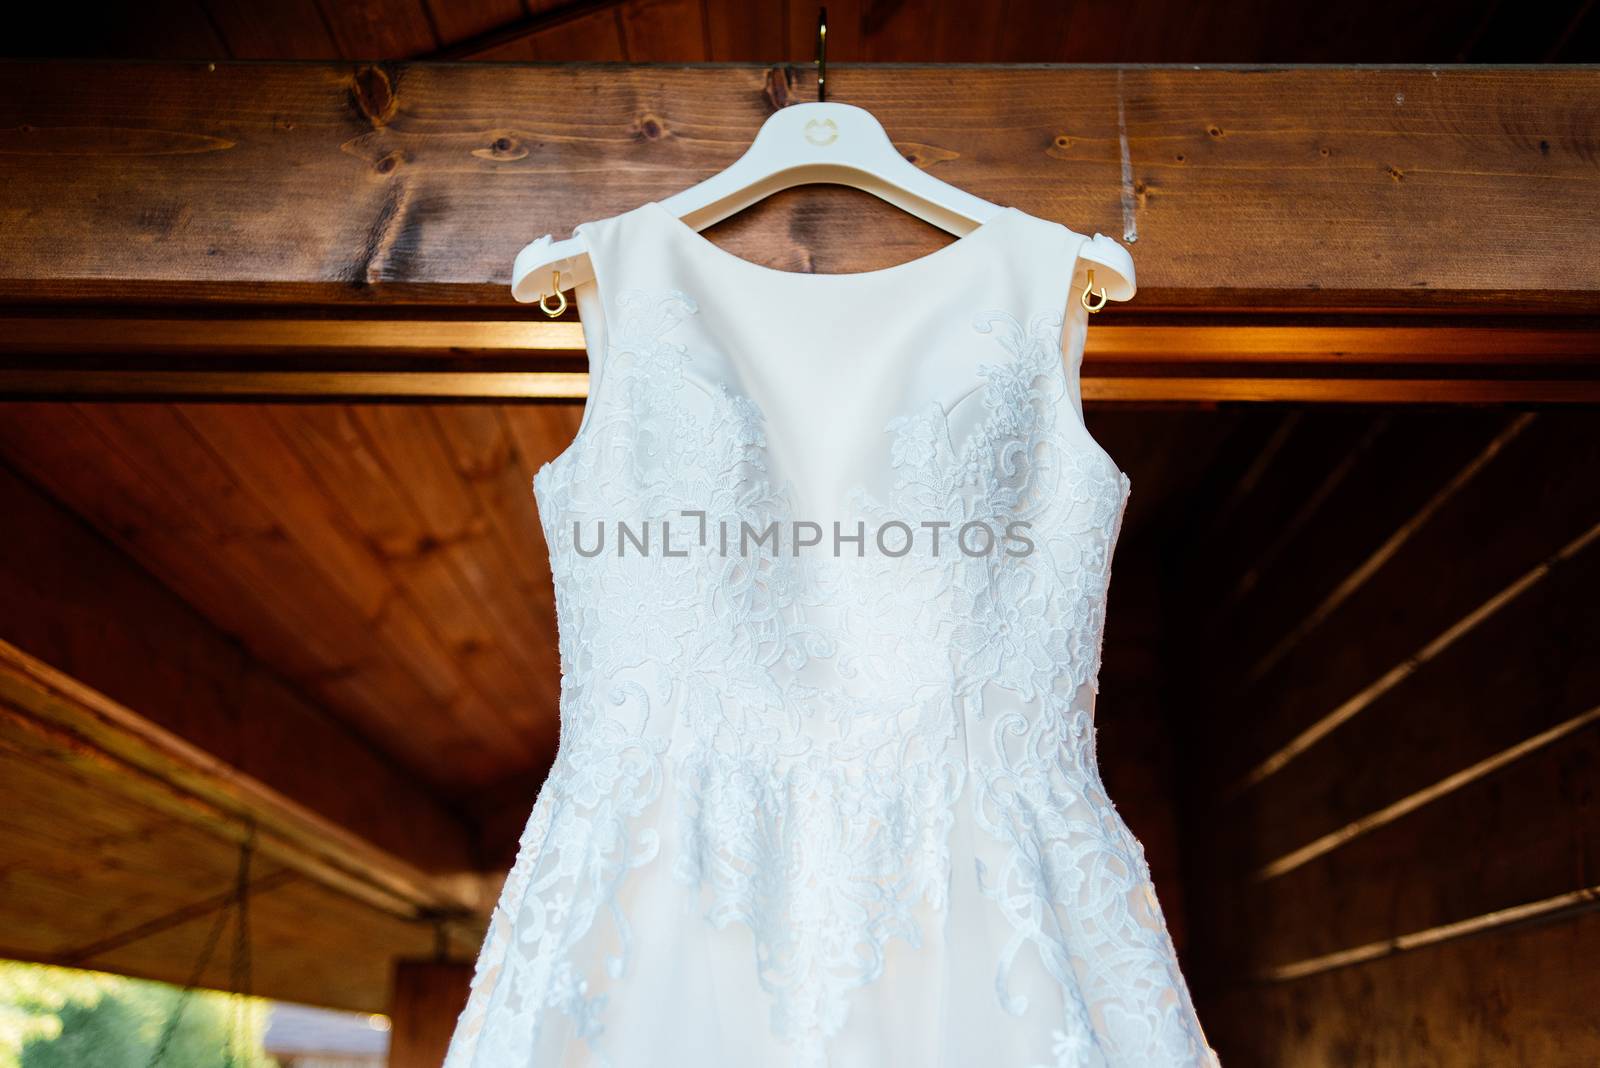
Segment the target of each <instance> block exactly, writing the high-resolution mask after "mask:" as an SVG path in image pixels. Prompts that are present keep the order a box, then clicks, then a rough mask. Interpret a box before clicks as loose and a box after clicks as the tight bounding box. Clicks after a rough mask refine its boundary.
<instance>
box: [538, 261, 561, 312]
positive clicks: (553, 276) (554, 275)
mask: <svg viewBox="0 0 1600 1068" xmlns="http://www.w3.org/2000/svg"><path fill="white" fill-rule="evenodd" d="M552 295H554V296H555V298H556V306H555V307H553V308H552V307H551V306H550V304H549V301H550V297H551V296H552ZM539 310H540V311H542V312H544V313H545V314H546V315H548V316H550V318H552V319H555V318H557V317H559V316H560V315H561V313H562V312H564V311H566V310H567V295H566V294H565V293H563V292H561V271H560V269H559V268H556V269H553V270H551V272H550V292H549V293H546V294H545V295H544V296H542V297H540V298H539Z"/></svg>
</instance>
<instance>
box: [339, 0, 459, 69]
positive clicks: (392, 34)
mask: <svg viewBox="0 0 1600 1068" xmlns="http://www.w3.org/2000/svg"><path fill="white" fill-rule="evenodd" d="M320 7H321V9H322V13H323V16H324V17H325V18H326V19H327V22H328V29H329V30H330V31H331V32H332V33H333V38H334V41H335V42H336V43H337V44H338V46H339V52H340V54H341V55H343V56H344V57H345V58H346V59H405V58H407V57H409V56H418V55H424V54H426V53H428V52H431V51H433V50H434V49H436V48H438V47H439V45H440V41H439V37H438V35H437V34H436V33H435V32H434V28H433V17H432V15H431V14H430V13H429V8H428V6H427V5H426V4H425V3H424V0H361V2H360V3H356V4H348V3H346V4H322V5H320Z"/></svg>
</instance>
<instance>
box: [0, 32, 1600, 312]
mask: <svg viewBox="0 0 1600 1068" xmlns="http://www.w3.org/2000/svg"><path fill="white" fill-rule="evenodd" d="M833 81H834V91H835V93H836V94H837V96H836V98H837V99H839V100H843V101H849V102H851V103H855V104H860V105H862V106H864V107H867V108H870V109H871V110H872V111H873V112H874V113H875V114H877V115H878V116H879V117H880V118H881V119H882V120H883V122H884V125H885V126H886V127H887V129H888V130H889V131H890V133H891V135H892V136H893V137H894V138H895V139H896V141H897V143H898V145H899V147H900V148H901V150H902V151H903V152H905V154H906V155H907V156H909V157H910V158H912V159H913V160H915V161H916V162H917V163H918V164H919V165H921V166H924V167H927V168H929V169H930V170H931V171H932V172H934V173H936V174H938V175H939V176H940V177H943V178H946V179H948V180H950V181H952V182H954V183H956V184H958V185H960V186H963V187H965V188H967V189H970V190H972V191H973V192H974V193H976V194H978V195H979V196H983V197H986V198H989V199H991V200H996V201H1000V202H1004V203H1008V204H1014V205H1016V206H1017V207H1020V208H1022V209H1024V210H1026V211H1029V212H1031V213H1033V214H1036V215H1039V216H1042V217H1044V218H1048V219H1056V220H1060V221H1061V222H1064V223H1067V224H1068V225H1071V226H1072V227H1074V228H1075V229H1077V230H1080V231H1082V232H1085V233H1092V232H1094V231H1097V230H1098V231H1102V232H1105V233H1107V234H1110V235H1111V236H1113V237H1117V238H1119V239H1121V240H1123V241H1124V242H1127V243H1128V244H1129V246H1130V247H1131V249H1132V251H1133V253H1134V256H1135V259H1136V261H1137V263H1138V265H1139V274H1140V283H1141V296H1140V298H1139V304H1140V305H1141V306H1142V307H1144V308H1147V309H1155V308H1190V309H1197V308H1198V309H1218V308H1228V309H1250V310H1254V311H1262V312H1264V311H1267V310H1269V309H1271V310H1277V311H1284V310H1288V311H1303V310H1307V309H1325V310H1340V311H1352V310H1353V311H1362V310H1377V309H1390V310H1406V309H1420V308H1433V309H1440V308H1457V309H1460V308H1473V309H1493V310H1495V311H1500V312H1505V311H1515V312H1517V313H1519V314H1533V313H1551V312H1557V311H1562V310H1566V311H1573V310H1578V311H1588V312H1590V313H1592V312H1593V311H1594V309H1595V307H1596V297H1597V294H1600V270H1597V269H1596V265H1595V260H1594V257H1593V255H1592V250H1591V248H1590V247H1589V243H1588V241H1587V240H1586V238H1587V234H1586V233H1585V227H1584V225H1583V222H1582V221H1583V220H1586V219H1592V218H1595V217H1597V215H1600V182H1597V181H1596V180H1595V179H1596V172H1595V164H1594V160H1595V158H1596V154H1597V144H1596V142H1597V138H1600V134H1597V133H1596V130H1597V128H1600V127H1597V124H1596V123H1595V122H1594V121H1593V120H1594V117H1595V116H1594V110H1593V107H1594V105H1593V102H1594V100H1595V99H1596V97H1597V95H1600V70H1596V69H1593V68H1583V67H1554V66H1552V67H1537V68H1531V67H1530V68H1482V67H1426V68H1419V67H1403V68H1377V67H1363V68H1348V69H1335V68H1320V67H1319V68H1241V69H1226V68H1194V67H1182V68H1160V67H1124V68H1116V67H1047V66H1037V67H984V66H971V67H957V68H951V67H939V66H895V67H879V66H859V67H843V68H840V69H839V70H837V71H835V72H834V73H833ZM812 94H813V84H812V75H811V74H810V72H809V71H807V70H805V69H803V68H800V69H797V68H767V67H763V66H757V65H749V66H742V65H715V66H612V65H608V66H592V65H582V64H574V65H554V66H500V65H496V66H473V65H458V64H436V65H431V64H386V65H382V66H360V65H349V64H308V65H286V64H244V63H126V62H125V63H106V62H94V63H89V62H72V61H61V62H7V63H3V64H0V156H4V157H5V158H6V160H7V172H8V173H7V194H6V204H5V207H4V208H3V209H0V219H3V221H4V226H0V299H4V300H10V301H23V302H73V301H77V302H94V303H97V304H98V303H103V302H113V303H119V304H126V303H130V302H133V303H149V302H153V301H160V302H164V303H173V302H177V303H214V302H218V301H232V302H236V303H243V304H263V303H283V302H290V303H300V304H328V303H333V304H356V305H364V306H371V305H374V304H404V303H426V304H458V305H459V304H487V305H491V306H504V305H507V302H508V300H509V297H508V294H507V292H506V289H505V286H506V283H507V281H508V279H509V272H510V265H511V260H512V257H513V255H514V254H515V252H516V251H517V249H518V248H519V247H520V246H521V245H522V244H523V243H524V242H526V241H528V240H529V239H531V238H533V237H536V236H538V235H540V234H543V233H561V234H564V233H566V232H568V231H569V230H570V229H571V228H572V226H573V225H575V224H576V223H578V222H581V221H583V220H586V219H594V218H601V217H604V216H608V215H612V214H615V213H617V212H620V211H624V210H627V209H629V208H631V207H633V206H635V205H637V204H639V203H642V202H644V201H646V200H650V199H653V198H658V197H661V196H663V195H666V194H669V193H672V192H674V191H676V190H678V189H681V188H683V187H684V186H686V185H688V184H690V183H692V182H693V181H695V180H697V179H699V178H702V177H705V176H707V175H709V174H711V173H713V172H715V171H717V170H718V169H720V168H722V167H724V166H726V165H727V164H728V163H729V162H731V161H732V160H733V159H734V158H735V157H737V155H738V154H739V153H740V152H742V151H743V150H744V148H745V147H746V146H747V145H748V143H749V141H750V139H751V137H752V135H753V134H754V133H755V131H756V129H757V128H758V127H759V125H760V123H761V121H762V120H763V119H764V118H765V117H766V116H767V115H768V114H769V113H770V112H771V111H772V109H773V108H774V107H776V106H780V105H783V104H787V103H789V102H792V101H794V100H805V99H811V98H812ZM861 199H862V198H861V197H860V194H854V195H848V194H843V193H840V194H838V195H837V196H830V197H824V196H821V195H820V194H818V193H817V192H813V191H807V192H806V193H804V194H800V195H797V196H782V195H780V196H779V197H776V198H774V199H773V200H772V201H770V202H769V203H767V204H764V205H762V206H760V207H759V208H758V209H756V210H752V211H751V212H747V213H745V214H744V216H742V217H741V219H740V220H739V221H737V222H732V223H730V224H729V226H728V227H727V229H728V231H729V233H728V238H729V245H730V249H731V250H732V251H734V252H736V253H737V254H742V255H746V256H749V257H752V258H757V259H761V260H765V261H768V262H771V261H774V260H776V261H778V262H780V263H787V264H789V265H791V266H793V265H796V264H798V265H803V266H806V267H809V268H810V269H816V270H823V271H833V270H856V269H863V268H867V267H870V266H881V265H882V264H883V263H884V262H886V261H887V262H893V261H894V260H896V259H901V258H905V256H907V255H911V254H916V253H919V252H924V251H927V250H928V249H930V248H932V247H934V246H936V245H937V243H938V242H939V241H940V240H941V238H940V237H939V236H938V235H936V234H934V233H933V232H932V231H931V228H929V227H927V226H925V225H923V224H921V223H918V222H916V221H915V220H912V219H910V218H908V217H904V216H902V215H900V214H898V213H896V212H895V211H894V210H893V209H888V208H885V209H883V210H881V211H880V210H865V209H862V208H861ZM819 203H821V204H824V205H828V204H832V205H837V204H841V203H842V204H845V205H847V206H848V208H851V209H856V210H845V211H841V212H837V213H819V212H818V210H817V207H818V204H819ZM835 215H837V218H834V217H833V216H835ZM797 235H799V236H797ZM835 237H837V238H838V239H837V240H835V239H834V238H835Z"/></svg>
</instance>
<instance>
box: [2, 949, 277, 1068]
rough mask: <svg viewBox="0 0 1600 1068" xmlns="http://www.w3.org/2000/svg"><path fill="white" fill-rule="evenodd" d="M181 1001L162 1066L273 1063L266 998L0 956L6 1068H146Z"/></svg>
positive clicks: (261, 1067)
mask: <svg viewBox="0 0 1600 1068" xmlns="http://www.w3.org/2000/svg"><path fill="white" fill-rule="evenodd" d="M180 1003H181V1004H182V1008H183V1014H182V1016H181V1017H180V1018H179V1024H178V1028H177V1031H176V1032H175V1033H174V1034H173V1036H172V1041H171V1043H170V1044H169V1045H168V1046H167V1052H166V1056H165V1057H163V1058H162V1060H161V1062H160V1065H161V1068H221V1066H223V1065H226V1064H229V1063H230V1062H229V1059H228V1042H229V1036H230V1033H234V1034H237V1036H238V1038H237V1045H236V1047H235V1048H236V1050H237V1053H236V1054H235V1058H234V1060H233V1061H232V1062H231V1063H232V1064H233V1065H234V1066H235V1068H272V1066H273V1065H274V1064H275V1062H274V1061H273V1060H272V1058H270V1057H268V1056H266V1055H265V1054H264V1053H262V1051H261V1036H262V1033H263V1032H264V1031H265V1030H266V1019H267V1003H266V1002H264V1001H261V1000H258V999H250V1000H248V1001H245V1002H243V1003H242V1020H241V1019H239V1014H240V1012H241V1003H240V1002H239V1001H238V1000H237V999H233V998H229V997H228V996H227V995H225V994H217V993H212V992H210V991H195V992H194V993H193V994H192V995H190V996H189V998H188V1000H187V1002H184V1000H183V991H182V990H180V989H179V988H177V987H173V986H168V985H166V984H165V983H150V982H144V981H142V980H138V979H124V978H122V977H121V976H116V975H106V974H104V973H102V972H85V971H76V970H74V969H70V968H46V967H43V966H40V965H36V964H19V963H15V962H11V961H0V1068H146V1066H147V1065H149V1063H150V1057H151V1054H152V1053H153V1052H154V1051H155V1047H156V1043H157V1042H159V1041H160V1038H161V1033H162V1031H163V1029H164V1028H165V1027H166V1026H167V1023H168V1021H169V1020H170V1019H171V1018H172V1014H173V1013H174V1011H176V1010H177V1009H178V1007H179V1005H180Z"/></svg>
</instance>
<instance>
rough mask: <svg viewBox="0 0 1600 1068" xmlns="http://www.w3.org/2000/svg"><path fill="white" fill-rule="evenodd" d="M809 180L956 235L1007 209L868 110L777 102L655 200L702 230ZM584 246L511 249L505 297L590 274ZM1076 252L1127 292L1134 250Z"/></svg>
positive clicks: (1118, 294)
mask: <svg viewBox="0 0 1600 1068" xmlns="http://www.w3.org/2000/svg"><path fill="white" fill-rule="evenodd" d="M816 182H831V183H835V184H838V185H847V186H852V187H854V188H856V189H862V190H865V191H866V192H868V193H872V194H874V195H875V196H878V197H881V198H883V199H884V200H887V201H888V202H889V203H891V204H894V205H895V206H897V207H899V208H903V209H904V210H906V211H908V212H910V213H911V214H913V215H915V216H917V217H918V218H921V219H924V220H926V221H927V222H930V223H932V224H933V225H935V226H937V227H939V228H940V229H941V230H945V231H948V232H949V233H953V234H955V235H957V236H962V235H965V234H967V233H970V232H971V231H972V230H974V229H976V228H977V227H978V226H981V225H982V224H983V223H985V222H987V221H988V220H989V219H991V218H993V217H994V216H995V215H997V214H998V213H1000V212H1001V211H1004V210H1005V209H1004V208H1003V207H1001V206H1000V205H998V204H991V203H989V202H988V201H987V200H982V199H980V198H978V197H975V196H973V195H972V194H971V193H968V192H966V191H964V190H961V189H958V188H956V187H955V186H953V185H951V184H950V183H948V182H944V181H941V180H939V179H938V178H935V177H933V176H932V175H931V174H929V173H928V172H927V171H924V170H922V169H921V168H919V167H917V166H916V165H914V164H912V163H911V162H909V161H908V160H907V159H906V158H905V157H904V156H902V155H901V154H900V152H899V150H898V149H896V148H895V147H894V143H893V142H892V141H890V140H889V135H888V134H887V133H886V132H885V131H884V128H883V126H882V124H880V123H879V122H878V120H877V119H875V118H873V116H872V114H871V113H870V112H867V111H864V110H863V109H861V108H858V107H854V106H852V105H850V104H838V103H814V104H793V105H790V106H789V107H785V108H780V109H778V110H777V111H776V112H774V113H773V114H772V115H771V116H770V117H769V118H768V119H767V121H766V122H764V123H763V124H762V125H761V129H760V131H758V132H757V134H756V139H755V141H754V142H752V143H751V145H750V147H749V148H748V149H746V150H745V153H744V155H742V156H740V157H739V158H738V159H737V160H735V161H734V162H733V164H732V165H731V166H729V167H728V168H727V169H726V170H723V171H721V172H719V173H717V174H714V175H712V176H711V177H710V178H707V179H706V180H705V181H703V182H700V183H699V184H697V185H693V186H690V187H689V188H688V189H685V190H683V191H682V192H681V193H676V194H674V195H673V196H670V197H668V198H667V199H666V200H663V201H661V205H662V207H664V208H666V209H667V210H668V211H670V212H672V214H674V215H676V216H678V218H680V219H682V220H683V221H684V222H685V223H687V224H688V225H690V226H692V227H693V228H694V229H696V230H704V229H705V228H706V227H708V226H710V225H712V224H713V223H716V222H720V221H721V220H723V219H726V218H727V217H728V216H730V215H732V214H734V213H735V212H738V211H740V210H742V209H744V208H746V207H749V206H750V205H751V204H754V203H755V202H756V201H758V200H761V199H762V198H764V197H767V196H770V195H771V194H773V193H776V192H778V191H780V190H783V189H789V188H792V187H794V186H797V185H806V184H809V183H816ZM588 252H589V250H588V245H587V243H586V241H585V240H584V238H583V237H582V235H578V236H575V237H569V238H567V239H566V240H564V241H555V240H553V239H552V237H551V236H550V235H548V234H547V235H545V236H544V237H541V238H539V239H538V240H537V241H535V242H533V243H532V244H530V245H528V246H527V247H526V248H524V249H523V250H522V251H521V252H519V253H517V259H516V263H515V265H514V266H513V268H512V272H511V292H512V295H513V296H515V297H516V299H517V300H519V301H521V302H522V303H524V304H529V303H532V302H534V301H537V300H543V299H545V298H546V297H553V296H556V295H557V294H558V293H559V292H560V290H564V289H571V288H573V287H574V286H578V285H581V284H583V283H584V282H588V281H590V280H592V279H593V278H594V270H593V268H592V267H591V266H590V264H589V255H588ZM1081 255H1082V257H1083V259H1084V260H1085V262H1086V263H1087V264H1088V265H1090V266H1092V267H1093V268H1094V271H1095V274H1094V286H1095V289H1097V290H1098V289H1100V288H1101V287H1104V289H1105V297H1106V298H1107V299H1110V300H1128V299H1129V298H1131V297H1132V296H1133V294H1134V290H1135V281H1134V270H1133V257H1131V256H1130V255H1129V254H1128V251H1127V249H1125V248H1123V247H1122V246H1121V245H1119V244H1118V243H1117V242H1115V241H1113V240H1112V239H1111V238H1109V237H1105V236H1103V235H1101V234H1095V235H1094V236H1093V237H1092V238H1091V239H1090V240H1089V241H1088V242H1086V243H1085V244H1084V246H1083V250H1082V253H1081ZM558 272H559V274H558ZM1096 297H1098V294H1096Z"/></svg>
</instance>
